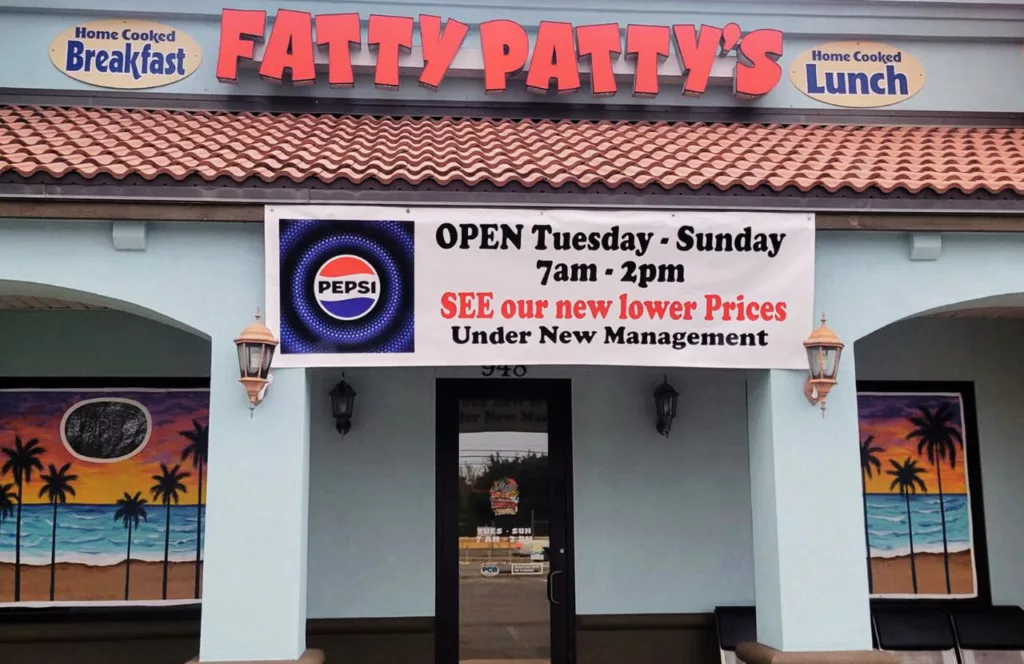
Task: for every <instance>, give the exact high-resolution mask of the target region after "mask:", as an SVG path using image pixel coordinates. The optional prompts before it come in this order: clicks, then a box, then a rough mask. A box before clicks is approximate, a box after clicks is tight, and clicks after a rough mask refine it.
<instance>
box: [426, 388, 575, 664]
mask: <svg viewBox="0 0 1024 664" xmlns="http://www.w3.org/2000/svg"><path fill="white" fill-rule="evenodd" d="M461 399H503V400H537V401H540V400H543V401H546V402H547V408H548V441H549V442H548V446H549V447H548V449H549V452H548V455H549V458H552V459H554V458H555V457H554V456H553V455H552V454H551V452H550V450H551V449H553V446H554V445H558V448H559V449H560V453H559V454H558V457H557V458H558V459H560V460H561V463H559V464H558V465H559V466H561V468H560V469H556V470H558V471H559V472H560V475H561V476H562V479H563V483H562V484H561V487H562V488H563V490H564V491H565V495H564V497H561V496H560V498H561V500H560V501H559V502H561V503H562V504H563V505H564V506H565V515H564V520H563V519H557V518H556V515H555V512H556V511H557V510H556V509H555V508H554V506H553V507H552V519H551V521H552V523H551V527H552V529H554V528H555V527H556V526H557V524H556V523H555V522H556V520H561V521H563V524H562V525H561V527H560V528H558V530H559V531H561V533H562V535H561V536H562V538H563V539H562V541H563V542H564V547H565V552H566V553H565V556H564V561H563V562H562V563H561V566H562V568H563V569H562V570H561V571H562V574H560V575H558V576H561V577H562V578H563V579H564V584H559V585H561V586H562V587H563V590H562V592H561V593H559V594H561V595H562V602H561V603H560V604H558V605H551V604H549V607H551V664H574V663H575V661H576V592H575V589H576V577H575V569H574V567H575V566H574V558H575V556H574V548H573V491H572V381H571V380H570V379H567V378H557V379H535V378H511V379H502V378H439V379H437V382H436V389H435V400H434V408H435V419H434V429H435V431H434V435H435V438H434V447H435V454H436V461H435V508H434V509H435V512H434V513H435V519H436V533H437V536H436V542H435V547H436V549H435V568H436V569H435V590H434V602H435V606H434V611H435V613H434V615H435V627H434V661H435V664H458V659H459V594H458V588H459V545H458V544H459V541H458V527H459V523H458V520H459V515H458V501H459V494H458V479H459V474H458V473H459V464H458V436H459V428H458V422H459V417H458V410H459V401H460V400H461ZM453 442H454V444H452V443H453ZM551 543H552V548H554V544H555V538H554V537H553V536H552V542H551ZM552 559H553V558H552ZM549 570H550V568H549ZM550 578H553V577H549V579H550ZM555 606H558V607H560V608H558V609H555V608H554V607H555Z"/></svg>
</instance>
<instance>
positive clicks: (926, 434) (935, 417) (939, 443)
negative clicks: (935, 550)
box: [907, 403, 964, 593]
mask: <svg viewBox="0 0 1024 664" xmlns="http://www.w3.org/2000/svg"><path fill="white" fill-rule="evenodd" d="M918 411H919V413H920V414H919V415H917V416H915V417H911V418H910V421H911V422H912V423H913V424H914V427H915V428H914V430H913V431H910V432H909V433H907V440H914V441H917V453H918V454H919V455H920V454H922V453H926V454H927V455H928V463H930V464H931V465H932V466H933V467H934V468H935V476H936V478H937V479H938V485H939V515H940V516H941V520H942V559H943V564H944V568H945V573H946V592H947V593H950V592H952V589H951V588H950V580H949V542H948V539H947V534H946V506H945V500H944V499H943V495H942V464H943V462H945V461H946V460H948V461H949V467H950V469H951V470H953V469H956V448H957V446H960V447H963V444H964V439H963V435H962V434H961V432H960V428H959V423H958V422H956V421H955V420H957V419H959V416H958V415H959V414H958V413H956V412H955V411H954V410H953V408H952V405H951V404H949V403H943V404H940V405H938V406H937V407H935V408H928V407H927V406H919V407H918Z"/></svg>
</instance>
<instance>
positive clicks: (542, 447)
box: [437, 380, 574, 664]
mask: <svg viewBox="0 0 1024 664" xmlns="http://www.w3.org/2000/svg"><path fill="white" fill-rule="evenodd" d="M437 404H438V405H437V407H438V413H437V429H438V431H437V434H438V435H437V444H438V487H437V494H438V505H437V508H438V515H437V516H438V526H439V527H438V543H437V544H438V577H437V578H438V587H437V619H438V624H437V646H438V647H437V659H438V662H439V663H446V664H455V663H456V662H459V663H460V664H498V663H507V664H547V663H548V662H551V663H552V664H564V663H567V662H571V661H572V659H573V658H572V652H571V651H572V644H573V638H572V636H573V635H572V617H573V616H574V608H573V607H574V602H573V593H572V574H571V569H570V567H571V565H570V562H571V560H572V556H571V555H570V549H569V544H570V537H569V496H570V486H569V474H568V473H569V459H570V450H569V445H570V442H571V428H570V427H571V424H570V423H571V415H570V413H569V407H570V401H569V383H568V381H515V380H513V381H502V380H486V381H478V380H472V381H467V380H452V381H444V380H443V381H439V383H438V402H437Z"/></svg>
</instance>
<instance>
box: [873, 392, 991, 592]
mask: <svg viewBox="0 0 1024 664" xmlns="http://www.w3.org/2000/svg"><path fill="white" fill-rule="evenodd" d="M858 413H859V422H860V457H861V468H860V470H861V481H862V486H863V501H864V514H865V521H864V525H865V536H866V539H867V542H868V581H869V584H870V587H871V594H872V596H873V597H886V598H897V597H899V598H922V599H924V598H928V599H935V598H949V599H953V598H973V597H977V596H978V560H977V556H978V546H977V543H976V542H975V537H977V536H978V533H975V532H974V530H975V529H974V525H973V524H974V519H973V513H972V508H974V505H972V487H971V483H970V477H971V473H970V469H969V466H968V464H969V463H972V462H973V458H972V457H973V454H968V448H969V446H971V445H974V444H975V441H972V440H968V427H967V426H966V420H965V417H966V415H965V405H964V399H963V395H962V394H960V393H957V392H946V393H942V392H923V391H922V392H916V391H915V392H882V391H861V392H859V393H858Z"/></svg>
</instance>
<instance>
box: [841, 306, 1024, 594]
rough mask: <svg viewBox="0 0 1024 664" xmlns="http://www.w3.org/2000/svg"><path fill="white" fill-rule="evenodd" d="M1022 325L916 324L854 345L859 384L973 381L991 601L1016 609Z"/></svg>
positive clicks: (1021, 522) (1022, 505) (1023, 517)
mask: <svg viewBox="0 0 1024 664" xmlns="http://www.w3.org/2000/svg"><path fill="white" fill-rule="evenodd" d="M1022 340H1024V320H982V319H973V320H968V319H943V318H919V319H911V320H907V321H902V322H899V323H895V324H893V325H890V326H889V327H885V328H883V329H881V330H879V331H878V332H875V333H874V334H871V335H868V336H867V337H864V338H863V339H861V340H860V341H858V342H857V346H856V357H857V378H858V379H860V380H956V381H974V393H975V401H976V402H977V416H978V449H979V452H980V456H981V474H982V477H981V484H982V492H983V494H982V495H983V499H984V503H985V529H986V531H987V543H988V553H989V572H990V575H991V581H992V584H991V585H992V599H993V601H994V602H996V603H998V604H1019V605H1024V573H1021V565H1020V561H1021V551H1022V550H1024V491H1021V489H1020V487H1021V474H1022V472H1024V345H1022Z"/></svg>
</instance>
